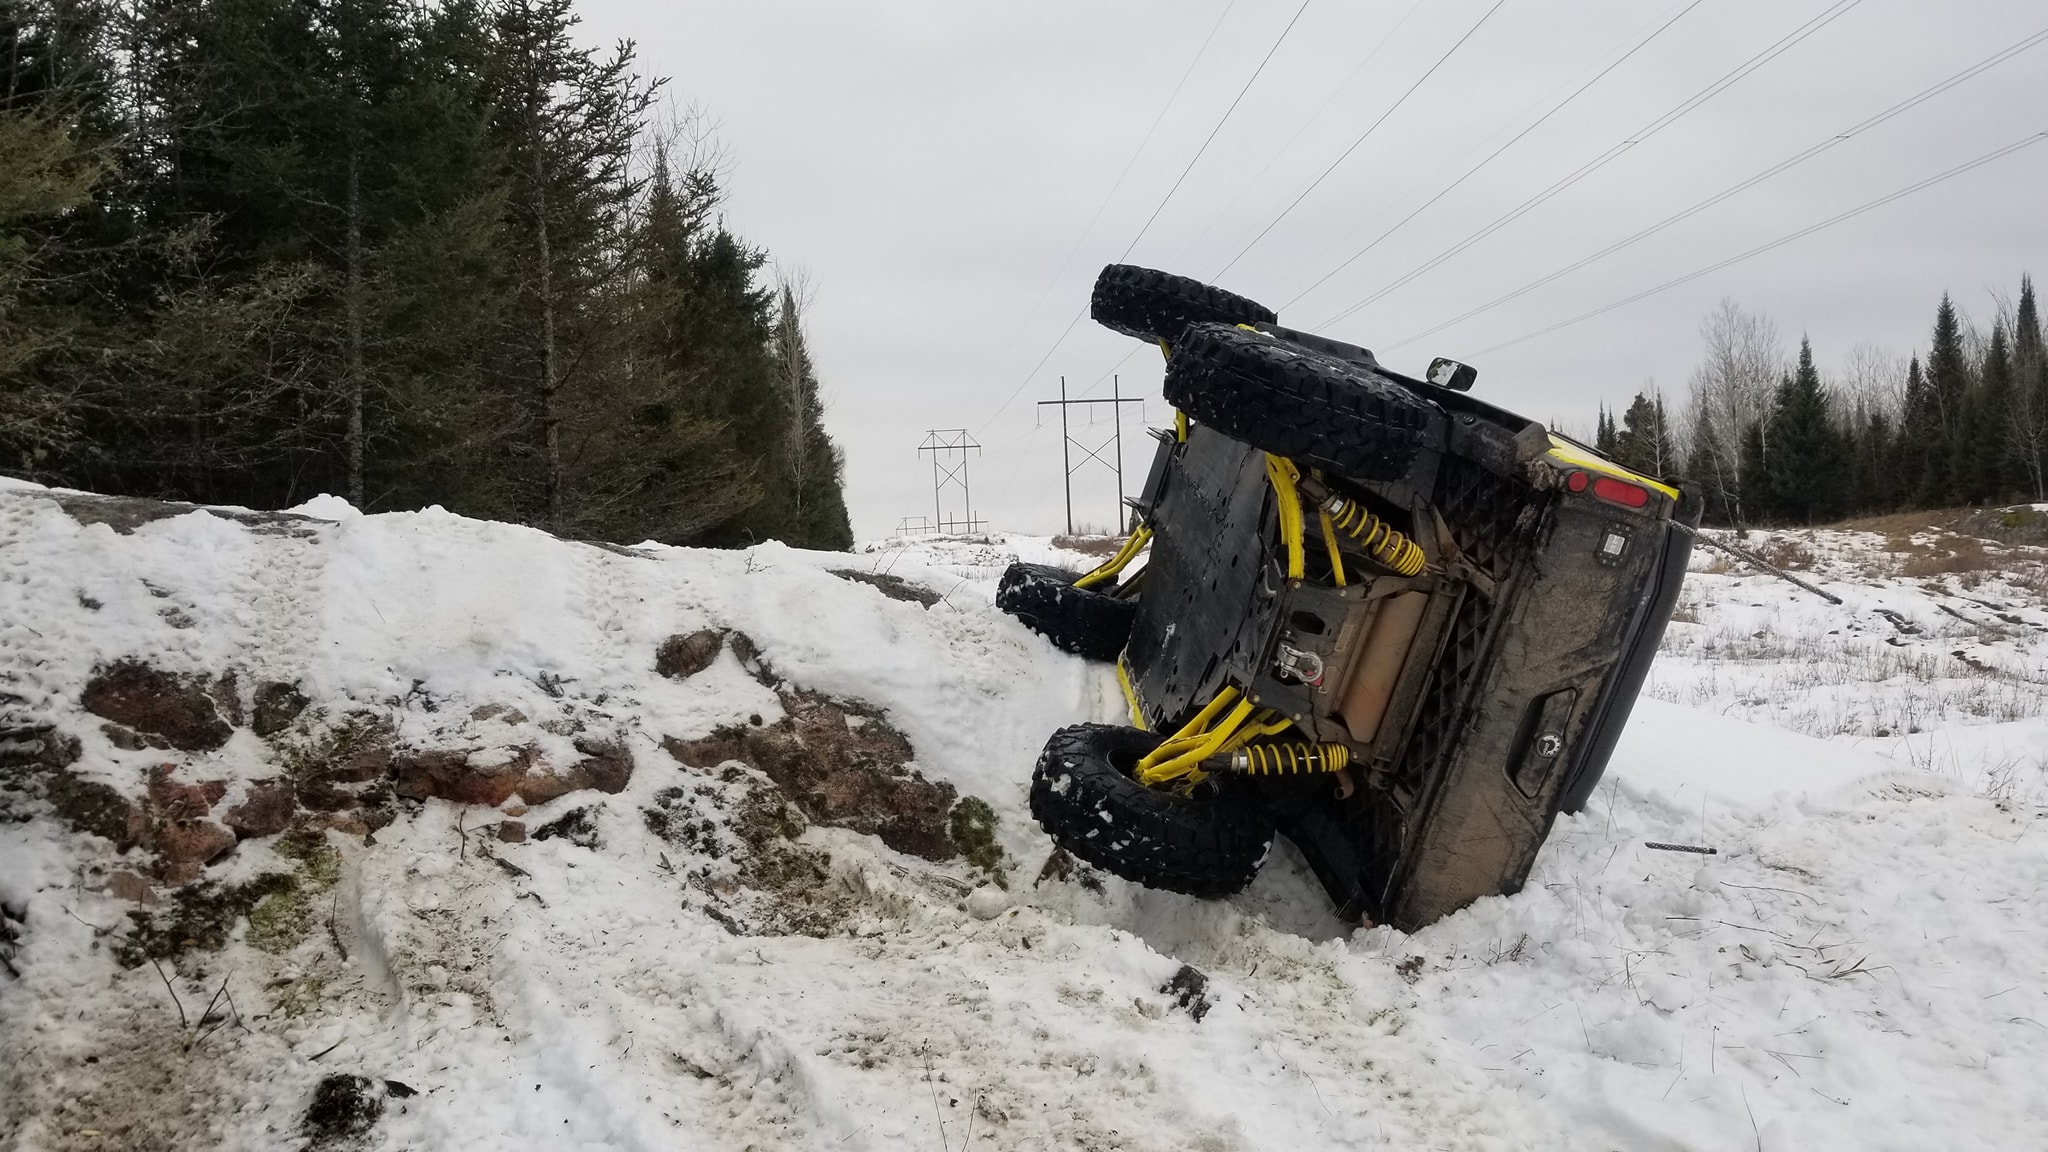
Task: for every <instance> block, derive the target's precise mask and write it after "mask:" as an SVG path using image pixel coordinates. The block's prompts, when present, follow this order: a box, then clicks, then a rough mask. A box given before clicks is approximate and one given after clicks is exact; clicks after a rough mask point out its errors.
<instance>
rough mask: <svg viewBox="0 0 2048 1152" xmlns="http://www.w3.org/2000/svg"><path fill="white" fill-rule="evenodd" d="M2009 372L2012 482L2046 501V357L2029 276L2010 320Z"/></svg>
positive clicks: (2022, 284) (2021, 281) (2022, 280)
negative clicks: (2015, 463)
mask: <svg viewBox="0 0 2048 1152" xmlns="http://www.w3.org/2000/svg"><path fill="white" fill-rule="evenodd" d="M2012 372H2013V407H2012V420H2011V430H2012V437H2013V448H2014V457H2015V460H2016V462H2017V465H2018V470H2017V475H2015V476H2014V478H2013V479H2014V480H2015V482H2016V483H2017V484H2018V486H2019V488H2020V490H2021V491H2022V492H2025V493H2026V494H2028V495H2029V496H2030V497H2031V498H2032V499H2035V500H2048V483H2044V480H2048V476H2044V473H2048V355H2044V354H2043V349H2042V339H2041V316H2040V312H2039V309H2038V305H2037V304H2036V302H2035V299H2034V281H2033V278H2032V277H2028V276H2022V277H2020V302H2019V309H2018V311H2017V312H2016V313H2015V315H2014V318H2013V332H2012Z"/></svg>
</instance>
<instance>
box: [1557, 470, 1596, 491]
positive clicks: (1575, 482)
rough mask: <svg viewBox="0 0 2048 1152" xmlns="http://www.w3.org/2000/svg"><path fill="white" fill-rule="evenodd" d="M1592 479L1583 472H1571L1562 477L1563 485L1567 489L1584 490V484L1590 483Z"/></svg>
mask: <svg viewBox="0 0 2048 1152" xmlns="http://www.w3.org/2000/svg"><path fill="white" fill-rule="evenodd" d="M1592 479H1593V478H1592V477H1590V476H1588V475H1586V474H1585V473H1584V472H1573V473H1572V474H1570V475H1569V476H1566V477H1565V478H1564V486H1565V489H1566V490H1567V491H1571V492H1584V491H1585V490H1586V485H1587V484H1589V483H1591V482H1592Z"/></svg>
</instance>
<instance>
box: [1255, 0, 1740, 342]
mask: <svg viewBox="0 0 2048 1152" xmlns="http://www.w3.org/2000/svg"><path fill="white" fill-rule="evenodd" d="M1705 2H1706V0H1692V3H1690V4H1687V5H1686V6H1685V7H1684V8H1681V9H1680V10H1679V11H1678V14H1677V15H1675V16H1673V17H1671V19H1669V20H1666V21H1664V23H1662V24H1660V25H1658V26H1657V28H1656V30H1655V31H1653V32H1651V33H1650V34H1649V35H1648V36H1645V37H1643V38H1642V39H1641V40H1639V41H1637V42H1636V45H1635V47H1633V48H1630V49H1629V50H1628V51H1627V52H1624V53H1622V54H1621V56H1620V57H1619V58H1618V59H1616V60H1615V61H1614V63H1612V64H1609V65H1608V66H1607V67H1605V68H1602V69H1601V70H1600V72H1599V74H1598V75H1596V76H1594V77H1593V78H1592V79H1591V80H1588V81H1586V82H1585V83H1584V84H1581V85H1579V87H1578V89H1577V90H1575V91H1574V92H1573V93H1572V94H1571V95H1569V96H1567V97H1565V98H1564V99H1563V100H1560V101H1558V102H1557V103H1556V104H1555V105H1552V106H1551V109H1550V111H1548V112H1545V113H1544V114H1543V115H1541V116H1539V117H1537V118H1536V120H1535V121H1534V122H1533V123H1531V124H1530V125H1529V126H1528V127H1527V128H1524V129H1522V130H1521V131H1520V132H1517V133H1515V136H1514V139H1512V140H1509V141H1508V142H1507V143H1505V144H1503V145H1501V146H1500V147H1498V148H1496V149H1494V150H1493V152H1492V153H1490V154H1489V155H1488V156H1487V157H1486V159H1484V160H1481V161H1480V162H1479V163H1477V164H1475V165H1473V166H1472V167H1471V168H1470V169H1468V170H1466V172H1465V174H1464V175H1463V176H1460V177H1458V178H1457V179H1456V180H1453V181H1451V182H1450V183H1449V184H1448V185H1445V187H1444V189H1443V191H1441V192H1438V193H1437V194H1436V195H1434V196H1431V197H1430V198H1429V199H1427V200H1425V201H1423V202H1422V204H1421V205H1420V206H1419V207H1417V208H1416V209H1415V211H1413V212H1410V213H1408V214H1407V215H1406V216H1403V217H1401V218H1400V219H1399V220H1397V221H1395V222H1394V226H1393V227H1391V228H1389V229H1387V230H1386V231H1385V232H1382V233H1380V234H1379V235H1378V236H1376V237H1374V238H1373V241H1372V243H1370V244H1367V245H1366V246H1365V247H1363V248H1360V249H1359V250H1358V251H1356V252H1353V253H1352V254H1351V255H1350V256H1348V257H1346V258H1345V259H1344V262H1343V263H1342V264H1339V265H1337V266H1336V267H1335V268H1332V269H1330V270H1329V271H1328V272H1325V273H1324V274H1323V276H1322V278H1321V279H1319V280H1317V281H1316V282H1315V283H1313V284H1311V285H1309V286H1308V287H1306V288H1304V289H1302V290H1301V291H1300V292H1297V293H1295V295H1294V299H1292V300H1289V301H1288V302H1287V303H1285V304H1282V305H1281V307H1282V308H1283V309H1284V308H1292V307H1293V306H1294V305H1295V304H1297V303H1299V302H1300V301H1301V298H1302V297H1303V296H1306V295H1308V294H1309V293H1311V292H1313V291H1315V290H1316V289H1318V288H1320V287H1322V286H1323V285H1324V284H1325V283H1327V282H1328V281H1329V279H1330V277H1332V276H1335V275H1336V274H1337V273H1339V272H1342V271H1344V270H1345V269H1346V268H1349V267H1351V265H1352V264H1354V263H1356V262H1357V261H1358V260H1359V259H1360V258H1361V257H1363V256H1364V255H1365V254H1366V253H1368V252H1370V251H1372V250H1373V249H1374V248H1377V247H1379V244H1380V241H1382V240H1385V239H1386V238H1387V237H1389V236H1392V235H1393V234H1394V233H1396V232H1398V231H1400V230H1401V228H1402V226H1404V225H1406V224H1407V223H1408V222H1409V221H1410V220H1413V219H1415V218H1416V217H1417V216H1419V215H1421V214H1422V213H1423V212H1424V211H1425V210H1426V209H1428V207H1429V206H1430V205H1432V204H1434V203H1436V202H1437V201H1439V200H1441V199H1443V198H1444V197H1445V196H1448V195H1450V194H1451V192H1452V191H1454V190H1455V189H1456V188H1457V187H1458V185H1460V184H1463V183H1464V182H1465V181H1467V180H1469V179H1471V178H1472V177H1473V176H1474V175H1475V174H1477V173H1478V171H1479V170H1480V169H1481V168H1484V167H1486V166H1487V165H1488V164H1491V163H1493V161H1494V160H1495V159H1496V158H1497V157H1499V156H1500V154H1501V153H1503V152H1505V151H1507V150H1508V149H1510V148H1513V147H1514V146H1515V145H1516V144H1518V143H1520V142H1521V140H1522V137H1524V136H1527V135H1528V134H1529V133H1531V132H1534V131H1535V130H1536V129H1538V128H1540V127H1542V126H1543V122H1544V121H1546V120H1548V119H1550V118H1551V117H1552V116H1555V115H1557V114H1558V113H1559V112H1561V111H1563V110H1564V108H1565V106H1566V105H1567V104H1570V103H1571V102H1572V101H1574V100H1576V99H1578V98H1579V97H1580V96H1581V95H1584V94H1585V91H1586V89H1588V88H1591V87H1592V86H1593V85H1595V84H1598V83H1599V82H1600V81H1601V80H1603V79H1605V78H1606V77H1607V74H1608V73H1610V72H1612V71H1614V70H1615V69H1616V68H1619V67H1621V66H1622V65H1623V64H1625V63H1627V62H1628V59H1629V57H1631V56H1634V55H1635V54H1636V53H1638V52H1640V51H1642V50H1643V49H1644V48H1645V47H1648V46H1649V43H1650V41H1652V40H1655V39H1656V38H1657V37H1659V36H1662V35H1663V34H1664V31H1665V29H1667V28H1669V27H1671V26H1672V25H1673V24H1676V23H1678V22H1679V21H1680V20H1682V19H1684V18H1685V15H1686V13H1688V12H1691V11H1692V10H1693V9H1695V8H1697V7H1699V6H1700V5H1701V4H1703V3H1705Z"/></svg>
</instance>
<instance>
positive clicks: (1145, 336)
mask: <svg viewBox="0 0 2048 1152" xmlns="http://www.w3.org/2000/svg"><path fill="white" fill-rule="evenodd" d="M1088 314H1089V315H1090V316H1093V317H1094V318H1095V322H1096V323H1098V324H1100V325H1102V326H1103V327H1105V328H1108V329H1110V330H1111V331H1115V332H1121V333H1123V334H1124V335H1126V336H1135V337H1137V338H1138V339H1140V340H1164V341H1166V342H1167V344H1168V345H1171V344H1173V342H1174V341H1176V340H1179V339H1180V334H1181V332H1182V331H1184V330H1185V329H1186V328H1187V326H1188V325H1190V324H1194V323H1198V322H1202V321H1214V322H1216V323H1219V324H1257V323H1260V322H1261V321H1263V322H1265V323H1268V324H1270V323H1272V322H1273V320H1274V313H1273V310H1272V309H1271V308H1268V307H1266V306H1265V305H1264V304H1261V303H1259V302H1258V301H1256V300H1247V299H1245V298H1244V297H1242V296H1239V295H1238V294H1237V293H1235V292H1225V291H1224V290H1223V289H1221V288H1217V287H1214V286H1213V285H1209V284H1204V283H1202V282H1201V281H1200V280H1190V279H1188V278H1187V277H1185V276H1175V275H1174V274H1173V273H1171V272H1155V271H1153V270H1152V269H1150V268H1140V267H1138V266H1137V265H1135V264H1111V265H1110V266H1109V267H1107V268H1104V269H1103V270H1102V274H1101V275H1100V276H1097V277H1096V278H1095V291H1094V293H1093V294H1092V295H1091V296H1090V297H1089V299H1088Z"/></svg>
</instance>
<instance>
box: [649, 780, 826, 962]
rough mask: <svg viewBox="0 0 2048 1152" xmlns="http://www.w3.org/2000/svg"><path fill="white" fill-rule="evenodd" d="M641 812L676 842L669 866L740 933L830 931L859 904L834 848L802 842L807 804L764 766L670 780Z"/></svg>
mask: <svg viewBox="0 0 2048 1152" xmlns="http://www.w3.org/2000/svg"><path fill="white" fill-rule="evenodd" d="M642 815H643V817H644V818H645V819H646V821H647V827H648V829H649V830H650V831H652V832H653V833H654V834H655V835H657V836H659V837H661V838H662V839H663V840H665V841H667V842H668V843H669V844H670V845H671V846H672V847H674V848H675V849H677V855H678V856H679V857H680V860H678V861H669V860H667V858H666V856H665V855H664V866H665V867H667V868H668V869H669V870H671V871H674V872H676V873H677V874H678V875H679V876H680V877H681V879H682V880H683V882H684V883H685V884H687V885H688V886H689V887H690V888H691V890H692V891H693V892H694V893H695V896H696V899H695V901H694V903H695V904H696V905H697V906H698V907H699V908H700V909H701V910H702V911H703V912H704V913H705V914H706V915H708V916H710V917H711V918H712V919H714V920H716V921H718V922H719V923H720V924H722V925H724V926H725V928H726V930H727V931H729V932H732V933H733V934H735V935H803V936H827V935H830V934H831V933H832V932H833V931H834V930H836V929H837V927H838V926H839V925H840V924H841V923H842V922H844V920H845V918H846V915H847V914H848V912H849V911H850V909H851V907H852V905H853V901H852V899H851V898H850V897H849V896H847V894H845V893H844V892H841V891H839V890H838V889H836V888H835V887H834V886H833V884H832V883H831V863H832V860H831V857H830V856H829V855H827V854H826V853H825V852H823V851H820V850H818V849H816V848H810V847H807V846H805V845H802V844H799V843H797V842H796V841H797V838H798V837H800V836H802V835H803V834H804V830H805V828H806V827H807V826H808V822H807V821H806V820H805V819H804V815H803V813H802V812H801V811H800V810H798V809H797V807H796V806H795V805H793V804H791V803H789V800H788V798H787V797H786V796H784V795H783V792H782V790H781V789H780V788H778V787H777V786H776V785H775V782H774V781H772V780H769V779H767V778H766V777H765V776H764V775H763V774H761V773H760V772H757V771H749V770H747V769H744V768H740V767H738V766H736V765H728V766H727V767H726V768H725V769H724V770H722V771H721V772H719V774H718V775H717V776H716V777H709V776H707V777H703V778H699V779H695V780H691V781H689V782H687V783H686V784H683V785H679V786H677V787H672V788H664V789H662V790H661V791H660V792H658V793H656V794H655V797H654V803H653V805H652V806H650V807H648V808H647V809H646V810H645V811H644V812H643V813H642Z"/></svg>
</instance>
